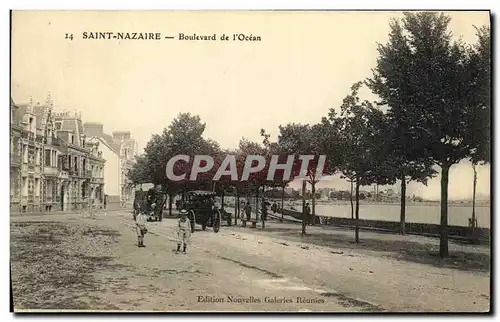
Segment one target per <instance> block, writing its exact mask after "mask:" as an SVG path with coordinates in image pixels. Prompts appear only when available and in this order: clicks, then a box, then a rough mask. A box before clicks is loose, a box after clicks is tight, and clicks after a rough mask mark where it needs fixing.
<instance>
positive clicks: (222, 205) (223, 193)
mask: <svg viewBox="0 0 500 322" xmlns="http://www.w3.org/2000/svg"><path fill="white" fill-rule="evenodd" d="M224 195H225V189H222V196H221V210H224Z"/></svg>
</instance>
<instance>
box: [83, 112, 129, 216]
mask: <svg viewBox="0 0 500 322" xmlns="http://www.w3.org/2000/svg"><path fill="white" fill-rule="evenodd" d="M84 131H85V134H86V135H87V136H88V141H89V142H92V143H94V144H98V147H99V148H98V149H99V152H101V153H102V155H103V157H104V158H105V159H106V164H105V166H104V177H105V185H104V193H105V195H106V199H107V207H108V209H116V208H123V207H131V205H132V202H133V186H132V182H131V181H130V180H129V179H128V177H127V172H128V170H129V169H131V168H132V166H133V164H134V162H135V156H136V155H137V143H136V142H135V140H133V139H132V138H131V137H130V132H129V131H116V132H113V133H112V136H111V135H109V134H107V133H104V126H103V124H101V123H95V122H87V123H85V124H84Z"/></svg>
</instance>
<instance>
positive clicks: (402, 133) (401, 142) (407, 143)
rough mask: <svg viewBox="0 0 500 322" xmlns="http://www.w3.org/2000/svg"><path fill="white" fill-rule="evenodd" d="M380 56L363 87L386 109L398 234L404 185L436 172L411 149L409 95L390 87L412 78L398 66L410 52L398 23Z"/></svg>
mask: <svg viewBox="0 0 500 322" xmlns="http://www.w3.org/2000/svg"><path fill="white" fill-rule="evenodd" d="M378 51H379V54H380V56H379V57H378V59H377V67H376V68H375V69H373V70H372V72H373V78H372V79H368V80H367V81H366V82H365V84H366V85H367V86H368V87H369V88H370V89H371V90H372V91H373V92H374V93H375V94H377V95H379V97H380V98H381V101H379V102H378V103H377V104H378V105H381V106H388V107H389V110H388V112H387V120H388V124H387V125H388V126H387V130H388V132H387V135H388V136H389V137H390V139H389V140H388V143H389V145H388V148H389V149H390V151H391V153H390V158H391V159H392V160H394V162H395V166H396V168H395V170H396V171H397V174H398V178H399V180H400V181H401V213H400V223H401V225H400V232H401V234H404V233H405V217H406V185H407V183H409V182H410V181H418V182H421V183H423V184H425V185H426V184H427V180H428V179H429V178H431V177H433V176H435V174H436V171H435V170H434V169H433V168H432V166H433V162H432V160H431V159H430V158H428V157H426V155H425V154H422V153H421V151H419V149H412V148H409V147H415V146H418V145H419V142H420V140H421V139H422V138H421V137H419V136H418V135H416V134H418V133H415V132H414V131H411V130H410V125H411V124H410V123H409V120H408V113H407V112H406V110H405V109H406V108H407V106H409V105H410V104H411V102H412V96H411V92H405V91H403V90H401V91H398V92H397V94H395V92H394V89H393V88H392V87H391V85H392V84H402V86H404V84H407V83H409V81H410V78H411V77H412V75H411V74H410V72H411V71H410V66H406V65H401V64H400V62H402V61H408V60H409V57H410V55H411V49H410V47H409V46H408V44H407V43H406V42H405V39H404V35H403V30H402V27H401V25H400V24H399V23H398V21H393V22H392V23H391V33H390V35H389V41H388V43H387V44H386V45H379V48H378Z"/></svg>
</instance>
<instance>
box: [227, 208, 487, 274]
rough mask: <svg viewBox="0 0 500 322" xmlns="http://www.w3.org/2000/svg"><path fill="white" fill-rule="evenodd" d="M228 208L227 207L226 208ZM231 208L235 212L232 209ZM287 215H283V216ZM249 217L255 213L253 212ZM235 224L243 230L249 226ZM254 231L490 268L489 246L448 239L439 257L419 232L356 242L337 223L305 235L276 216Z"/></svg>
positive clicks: (373, 234)
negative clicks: (444, 252)
mask: <svg viewBox="0 0 500 322" xmlns="http://www.w3.org/2000/svg"><path fill="white" fill-rule="evenodd" d="M228 210H230V208H228ZM231 210H233V213H234V209H231ZM285 217H286V216H285ZM252 218H255V215H254V214H252ZM238 226H239V228H240V229H242V230H247V229H251V228H248V227H247V228H243V227H241V224H240V222H239V221H238ZM251 231H252V232H253V233H255V234H259V235H268V236H271V237H276V238H282V239H285V240H289V241H293V242H302V243H308V244H311V245H318V246H324V247H331V248H335V249H339V248H343V249H346V251H350V250H355V251H357V252H360V253H364V254H366V255H375V256H385V257H389V258H395V259H397V260H404V261H408V262H414V263H421V264H429V265H433V266H437V267H448V268H454V269H460V270H466V271H468V270H475V271H481V272H489V271H490V262H491V257H490V254H491V250H490V247H489V245H471V244H464V243H461V242H458V241H453V240H451V239H450V240H449V243H448V247H449V252H450V256H449V257H448V258H445V259H441V258H440V257H439V239H438V238H435V237H427V236H420V235H399V234H394V233H392V232H382V231H367V230H361V229H360V231H359V239H360V242H359V243H355V238H354V229H352V228H348V227H336V226H326V225H320V226H306V235H305V236H302V235H301V232H302V229H301V225H300V222H292V221H291V220H290V221H287V220H285V222H283V223H281V222H279V219H273V220H268V221H267V222H266V228H264V229H262V228H261V226H260V225H258V226H257V229H252V230H251Z"/></svg>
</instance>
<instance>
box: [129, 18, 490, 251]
mask: <svg viewBox="0 0 500 322" xmlns="http://www.w3.org/2000/svg"><path fill="white" fill-rule="evenodd" d="M449 22H450V18H449V17H448V16H446V15H444V14H438V13H431V12H423V13H405V14H404V17H403V18H402V19H399V20H393V21H392V22H391V25H390V27H391V32H390V35H389V41H388V42H387V43H386V44H380V45H379V49H378V52H379V57H378V59H377V65H376V67H375V68H374V69H373V70H372V77H371V78H369V79H366V80H364V81H360V82H357V83H355V84H353V86H352V87H351V92H350V93H349V95H347V96H346V97H345V98H344V100H343V103H342V105H341V107H340V113H337V112H336V109H335V108H332V109H330V111H329V113H328V116H325V117H323V118H322V120H321V121H320V122H319V123H317V124H313V125H310V124H287V125H284V126H280V127H279V135H278V139H277V141H276V142H271V141H270V135H269V134H267V133H266V131H265V130H264V129H262V130H261V136H262V142H261V143H259V142H251V141H248V140H246V139H242V140H241V141H240V143H239V146H238V148H237V149H236V150H232V151H231V150H223V149H221V148H220V147H219V145H218V144H217V143H216V142H213V141H211V140H208V139H205V138H203V132H204V130H205V124H203V123H202V122H201V120H200V118H199V117H198V116H192V115H190V114H189V113H187V114H180V115H179V116H178V117H177V118H176V119H175V120H174V121H173V122H172V124H171V125H170V126H169V127H167V128H166V129H165V130H164V131H163V133H162V134H161V135H155V136H154V137H153V138H152V139H151V141H150V142H149V143H148V145H147V147H146V149H145V154H144V155H143V156H141V157H139V158H138V160H137V164H136V166H135V168H134V169H133V170H132V171H131V172H130V174H129V176H130V178H131V179H132V180H133V181H134V182H135V183H142V182H153V183H155V184H162V185H164V186H165V189H167V191H168V193H169V194H170V195H171V196H173V195H174V194H177V193H180V194H183V193H184V192H185V191H187V190H190V189H200V188H205V189H213V182H212V181H211V178H213V175H214V173H215V171H216V169H218V167H219V166H220V165H221V164H222V162H223V160H224V157H225V155H227V154H233V155H236V156H237V157H236V164H237V168H238V173H239V175H241V173H242V169H243V167H244V165H245V159H246V156H247V155H262V156H264V157H265V158H266V160H267V161H268V162H267V163H266V168H265V169H264V170H263V171H261V172H260V173H257V174H253V175H252V176H251V177H250V178H249V180H248V181H246V182H240V181H237V180H234V178H230V177H229V176H224V177H223V178H222V181H221V182H220V183H217V187H216V190H217V189H218V191H219V192H220V193H221V194H224V191H227V190H228V189H232V190H233V191H235V192H236V195H237V196H247V197H248V196H250V195H255V196H256V198H257V199H258V196H259V191H261V188H262V190H264V189H265V187H274V188H275V187H281V188H282V189H283V190H284V188H285V186H286V185H287V184H288V183H289V182H291V181H292V180H294V179H296V178H298V177H299V176H305V177H306V180H302V195H303V196H304V195H305V191H306V184H307V183H309V184H310V185H311V195H312V198H313V200H312V213H313V215H314V214H315V200H314V196H315V187H316V183H317V182H318V180H319V178H318V175H333V174H337V173H340V174H341V176H342V177H343V178H345V179H346V180H347V181H348V182H350V183H351V185H352V187H353V189H354V191H355V192H354V196H355V197H354V198H355V210H354V209H353V212H354V214H355V218H356V222H357V219H359V199H360V198H359V190H360V187H362V186H366V185H372V184H377V185H388V184H395V183H396V182H397V181H399V182H400V184H401V233H403V234H404V232H405V208H406V205H405V201H406V185H407V183H408V182H410V181H418V182H422V183H424V184H426V182H427V180H428V179H429V178H431V177H434V176H436V175H437V167H439V168H440V169H441V238H440V240H441V242H440V255H441V256H442V257H446V256H448V219H447V218H448V212H447V210H448V208H447V204H448V180H449V170H450V167H451V166H452V165H454V164H456V163H458V162H460V161H461V160H464V159H469V160H471V161H472V162H473V164H478V163H482V162H489V157H490V113H491V112H490V104H491V103H490V88H491V86H490V82H491V76H490V67H491V62H490V43H491V41H490V30H489V28H488V27H481V28H478V29H477V36H478V41H477V43H476V44H474V45H472V46H469V45H466V44H464V43H462V42H461V41H455V40H453V38H452V35H451V33H450V32H449V31H448V24H449ZM363 86H366V87H367V88H369V89H370V90H371V91H372V92H373V93H374V94H376V95H377V96H378V97H379V98H380V99H379V101H377V102H369V101H367V100H361V99H360V97H359V92H360V89H361V88H362V87H363ZM178 154H186V155H190V156H194V155H197V154H198V155H199V154H204V155H211V156H214V161H215V165H214V167H213V170H212V171H209V172H207V173H204V174H203V176H202V177H201V178H200V177H199V178H200V179H199V180H198V181H196V182H192V181H188V180H184V181H180V182H173V181H169V180H167V178H166V175H165V164H166V162H167V161H168V160H169V159H170V158H171V157H173V156H175V155H178ZM272 155H279V156H280V158H279V161H280V162H281V163H284V162H286V161H287V156H288V155H294V156H296V157H295V161H294V167H293V171H292V174H291V177H290V179H289V180H286V181H285V180H283V171H282V172H280V171H279V170H278V172H277V175H276V176H275V178H274V179H273V180H267V171H266V170H267V167H268V166H269V160H270V158H271V156H272ZM299 155H313V156H314V159H313V160H312V162H310V163H309V167H308V168H306V169H301V165H302V162H300V160H298V156H299ZM319 155H326V156H327V158H326V163H325V166H324V170H323V172H322V173H317V171H316V166H317V164H318V162H320V159H319V158H318V156H319ZM191 159H192V158H191ZM178 164H179V165H178V166H177V167H176V169H175V171H178V172H179V173H180V172H186V173H187V176H189V171H190V168H191V165H192V161H190V162H188V163H185V164H182V163H178ZM170 200H172V198H170ZM238 204H239V203H238ZM304 204H305V198H303V205H304ZM353 208H354V207H353ZM170 209H171V205H170ZM302 233H303V234H305V233H306V224H305V219H304V220H303V224H302ZM355 240H356V242H359V229H358V227H357V225H356V229H355Z"/></svg>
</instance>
